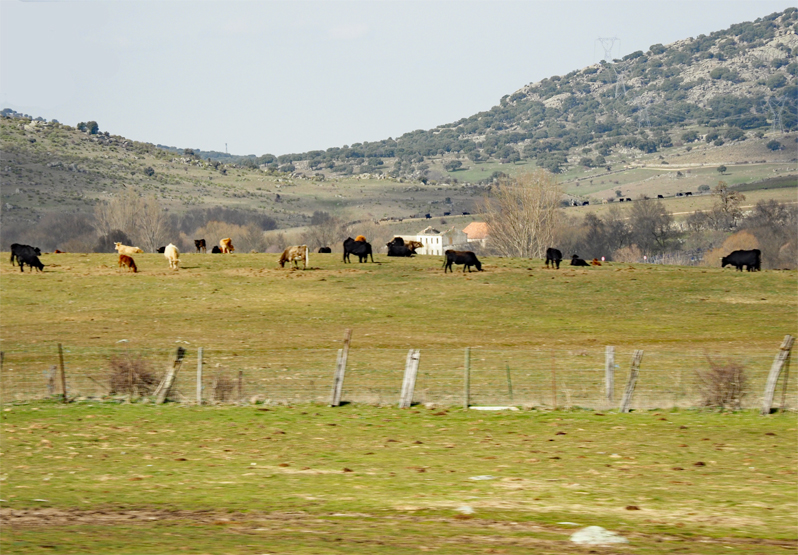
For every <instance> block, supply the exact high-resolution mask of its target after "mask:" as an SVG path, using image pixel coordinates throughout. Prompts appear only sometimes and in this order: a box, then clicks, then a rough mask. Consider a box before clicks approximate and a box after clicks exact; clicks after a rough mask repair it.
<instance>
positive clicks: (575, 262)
mask: <svg viewBox="0 0 798 555" xmlns="http://www.w3.org/2000/svg"><path fill="white" fill-rule="evenodd" d="M571 266H590V264H588V263H587V262H585V261H584V260H582V259H581V258H579V256H577V255H573V256H572V257H571Z"/></svg>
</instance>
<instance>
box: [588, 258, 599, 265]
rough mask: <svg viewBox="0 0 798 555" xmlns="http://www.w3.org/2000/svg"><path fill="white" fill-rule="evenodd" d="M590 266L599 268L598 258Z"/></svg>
mask: <svg viewBox="0 0 798 555" xmlns="http://www.w3.org/2000/svg"><path fill="white" fill-rule="evenodd" d="M590 265H591V266H601V262H599V259H598V258H594V259H593V261H592V262H591V263H590Z"/></svg>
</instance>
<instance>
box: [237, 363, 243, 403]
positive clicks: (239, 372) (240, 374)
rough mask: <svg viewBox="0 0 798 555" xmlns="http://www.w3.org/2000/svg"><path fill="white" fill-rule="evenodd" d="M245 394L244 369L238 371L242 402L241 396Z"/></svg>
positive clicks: (239, 391) (239, 394)
mask: <svg viewBox="0 0 798 555" xmlns="http://www.w3.org/2000/svg"><path fill="white" fill-rule="evenodd" d="M243 396H244V371H243V370H239V371H238V402H239V403H240V402H241V398H242V397H243Z"/></svg>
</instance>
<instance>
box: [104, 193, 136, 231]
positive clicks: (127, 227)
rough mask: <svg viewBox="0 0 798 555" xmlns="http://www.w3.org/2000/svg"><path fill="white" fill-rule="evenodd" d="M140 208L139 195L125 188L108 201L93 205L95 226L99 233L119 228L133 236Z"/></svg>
mask: <svg viewBox="0 0 798 555" xmlns="http://www.w3.org/2000/svg"><path fill="white" fill-rule="evenodd" d="M140 210H141V197H139V196H138V195H137V194H136V193H135V191H133V190H132V189H125V190H123V191H121V192H120V193H118V194H117V195H116V196H115V197H114V198H113V199H111V200H110V201H108V202H103V203H100V204H98V205H97V206H95V207H94V216H95V217H96V223H95V227H96V229H97V231H98V233H99V234H100V235H107V234H109V233H111V231H113V230H121V231H124V232H125V233H126V234H127V235H129V236H131V237H132V236H135V234H136V225H137V220H138V217H139V211H140Z"/></svg>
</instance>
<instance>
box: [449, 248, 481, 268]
mask: <svg viewBox="0 0 798 555" xmlns="http://www.w3.org/2000/svg"><path fill="white" fill-rule="evenodd" d="M444 254H445V255H446V260H445V261H444V262H443V273H444V274H445V273H446V272H447V271H451V272H452V273H454V270H453V269H452V264H458V265H459V264H462V265H463V273H465V271H466V269H468V271H469V273H470V272H471V266H474V267H475V268H476V269H477V270H478V271H480V272H481V271H482V263H481V262H480V261H479V260H477V255H476V254H474V253H473V252H471V251H453V250H448V251H446V252H445V253H444Z"/></svg>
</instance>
